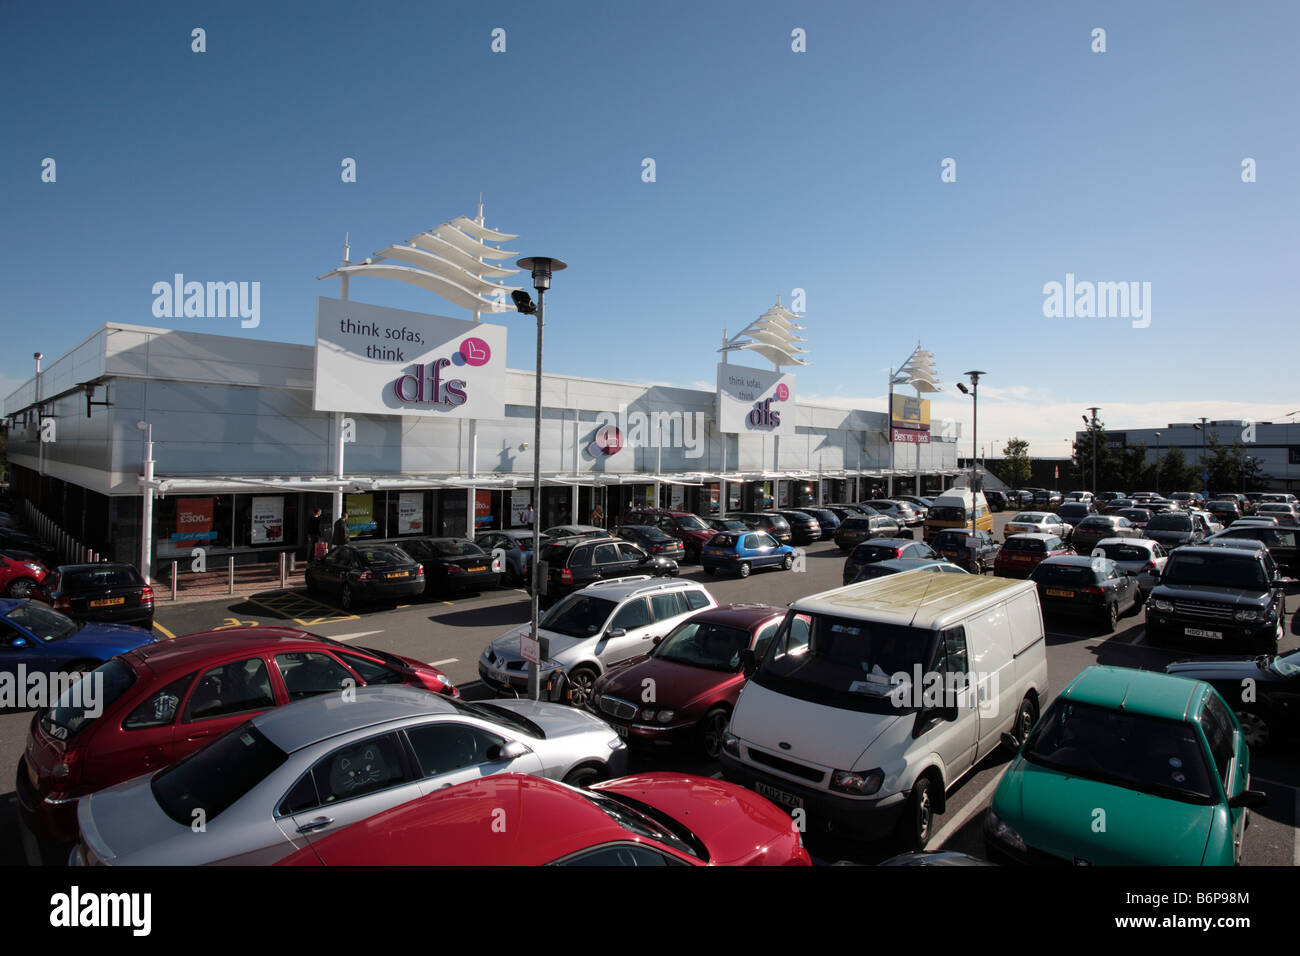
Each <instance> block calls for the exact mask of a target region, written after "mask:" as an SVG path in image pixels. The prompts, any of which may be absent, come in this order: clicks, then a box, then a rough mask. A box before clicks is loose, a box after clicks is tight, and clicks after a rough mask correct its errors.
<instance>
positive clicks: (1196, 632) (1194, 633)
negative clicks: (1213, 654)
mask: <svg viewBox="0 0 1300 956" xmlns="http://www.w3.org/2000/svg"><path fill="white" fill-rule="evenodd" d="M1183 633H1185V634H1186V635H1187V636H1188V637H1211V638H1214V639H1215V640H1216V641H1221V640H1223V632H1222V631H1203V630H1201V629H1200V628H1199V627H1188V628H1184V629H1183Z"/></svg>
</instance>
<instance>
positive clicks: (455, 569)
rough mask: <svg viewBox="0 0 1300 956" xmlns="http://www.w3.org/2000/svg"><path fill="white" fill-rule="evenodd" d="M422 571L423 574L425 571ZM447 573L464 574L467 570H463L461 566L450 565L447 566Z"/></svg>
mask: <svg viewBox="0 0 1300 956" xmlns="http://www.w3.org/2000/svg"><path fill="white" fill-rule="evenodd" d="M420 571H421V573H423V571H424V569H423V568H421V569H420ZM447 573H448V574H464V573H465V569H464V568H462V567H461V566H460V565H459V564H449V565H447Z"/></svg>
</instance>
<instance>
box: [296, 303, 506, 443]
mask: <svg viewBox="0 0 1300 956" xmlns="http://www.w3.org/2000/svg"><path fill="white" fill-rule="evenodd" d="M505 390H506V330H505V327H504V326H500V325H489V324H488V323H486V322H481V323H477V324H476V323H474V322H467V321H465V320H463V319H451V318H447V317H446V316H441V315H423V314H421V313H419V312H407V311H405V310H403V309H386V308H383V307H381V306H377V305H364V304H362V303H358V302H344V301H342V300H340V299H327V298H324V297H321V298H317V300H316V385H315V391H314V396H313V405H312V407H313V408H314V409H315V410H316V411H318V412H362V413H371V414H377V415H431V416H438V417H443V418H484V419H492V418H504V417H505Z"/></svg>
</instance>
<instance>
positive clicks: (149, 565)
mask: <svg viewBox="0 0 1300 956" xmlns="http://www.w3.org/2000/svg"><path fill="white" fill-rule="evenodd" d="M135 427H136V428H138V429H140V431H142V432H144V433H145V439H144V468H143V472H144V477H143V478H141V480H140V481H141V484H143V485H144V489H143V490H144V495H143V508H142V511H141V514H140V576H141V577H143V578H144V583H145V584H150V583H152V581H153V425H151V424H150V423H149V422H144V421H141V422H136V423H135Z"/></svg>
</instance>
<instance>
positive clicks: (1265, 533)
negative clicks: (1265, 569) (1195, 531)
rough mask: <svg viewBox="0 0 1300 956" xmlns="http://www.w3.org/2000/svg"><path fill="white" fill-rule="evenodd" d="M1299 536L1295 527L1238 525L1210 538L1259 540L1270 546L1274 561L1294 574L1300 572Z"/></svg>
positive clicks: (1265, 545)
mask: <svg viewBox="0 0 1300 956" xmlns="http://www.w3.org/2000/svg"><path fill="white" fill-rule="evenodd" d="M1297 537H1300V532H1297V531H1296V529H1295V528H1271V527H1268V526H1265V525H1255V526H1251V525H1237V526H1234V527H1231V528H1226V529H1224V530H1223V531H1220V532H1219V533H1218V534H1216V535H1212V536H1211V537H1210V538H1209V539H1208V540H1209V541H1222V540H1224V539H1227V540H1229V541H1236V540H1246V541H1259V542H1260V543H1262V544H1263V545H1264V547H1266V548H1268V553H1269V554H1271V555H1272V556H1273V561H1274V563H1276V564H1277V566H1278V567H1279V568H1281V569H1282V570H1283V571H1285V572H1286V573H1287V574H1289V575H1293V576H1294V575H1297V574H1300V559H1298V558H1297V555H1296V544H1297Z"/></svg>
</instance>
